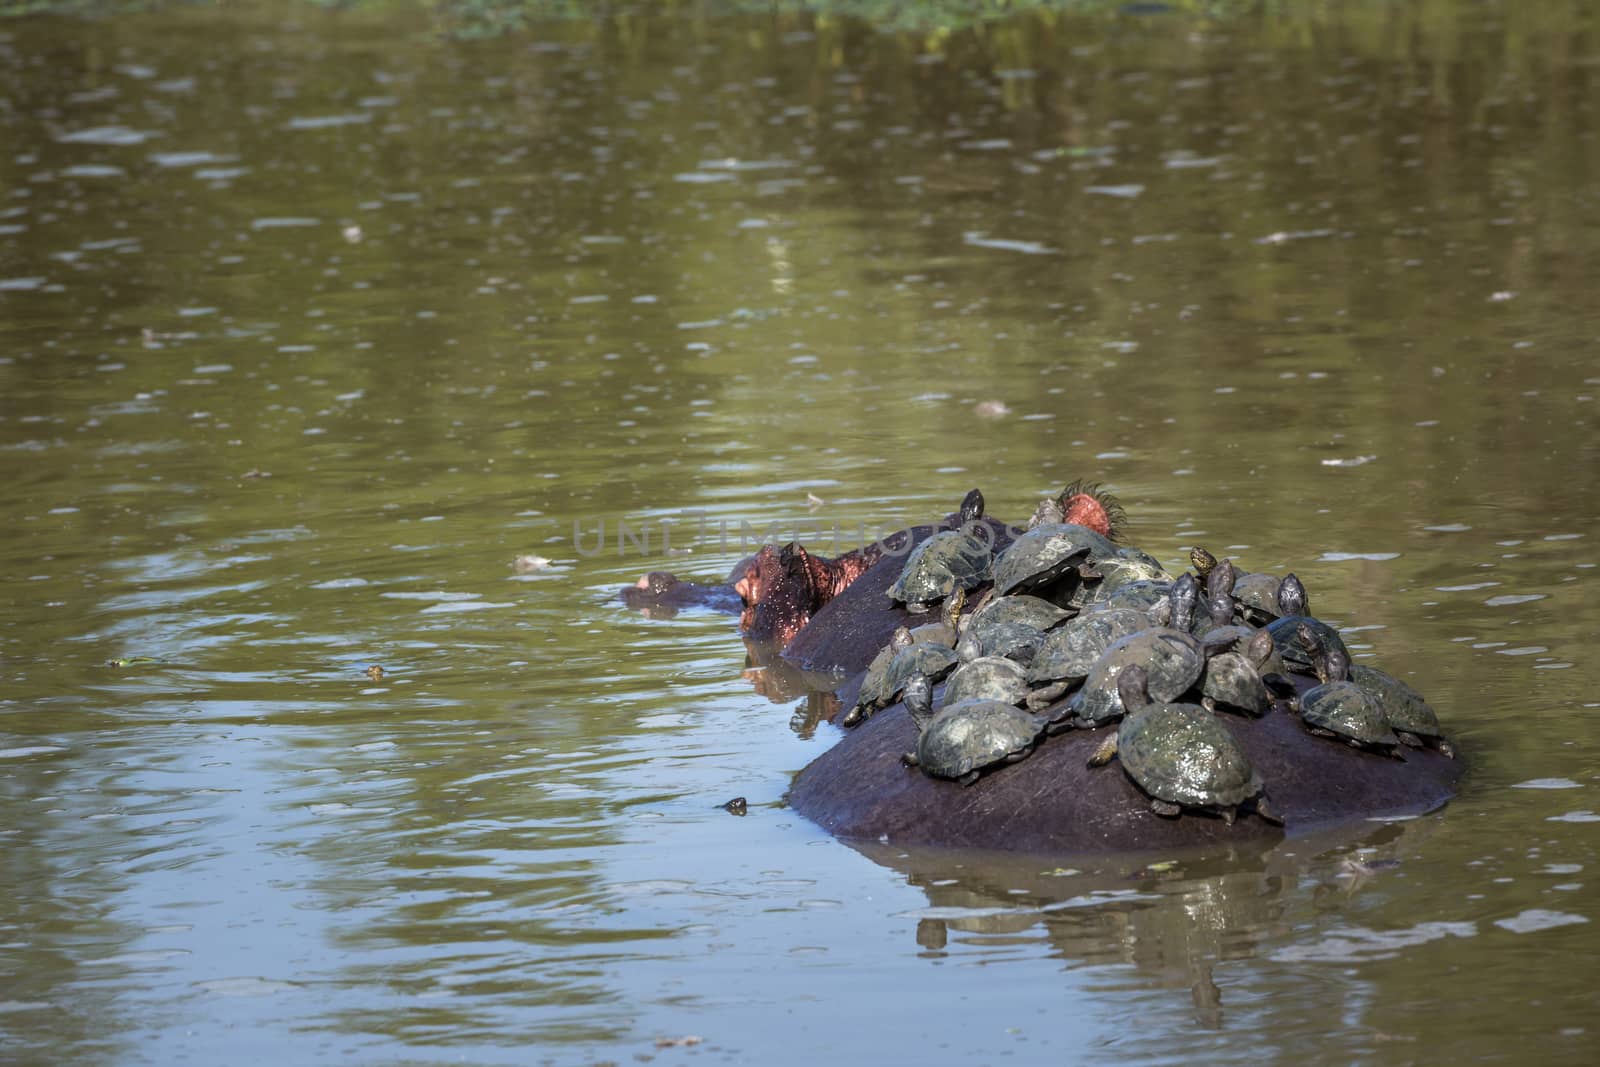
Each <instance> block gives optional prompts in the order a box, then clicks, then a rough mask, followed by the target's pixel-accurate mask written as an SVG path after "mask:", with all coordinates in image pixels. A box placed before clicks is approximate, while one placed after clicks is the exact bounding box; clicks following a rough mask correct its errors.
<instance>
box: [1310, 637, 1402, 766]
mask: <svg viewBox="0 0 1600 1067" xmlns="http://www.w3.org/2000/svg"><path fill="white" fill-rule="evenodd" d="M1299 629H1300V634H1299V637H1300V640H1301V642H1302V643H1304V644H1307V645H1310V646H1312V647H1314V648H1315V649H1316V651H1315V653H1314V654H1315V656H1316V671H1317V682H1318V684H1317V685H1314V686H1312V687H1311V688H1310V689H1307V690H1306V691H1305V692H1304V693H1301V694H1300V697H1299V700H1298V704H1299V709H1300V719H1301V721H1302V722H1304V723H1305V725H1306V728H1307V729H1309V730H1310V731H1311V732H1312V733H1314V734H1317V735H1319V736H1322V737H1333V738H1338V739H1340V740H1343V741H1345V742H1347V743H1349V744H1350V745H1352V746H1354V747H1356V748H1361V749H1366V750H1368V751H1371V752H1379V753H1382V754H1384V755H1395V756H1398V755H1399V753H1398V752H1397V751H1396V748H1397V747H1398V746H1399V744H1400V739H1399V738H1398V737H1396V736H1395V732H1394V727H1393V726H1391V725H1390V723H1389V717H1388V716H1387V715H1385V714H1384V711H1383V707H1382V706H1381V705H1380V704H1379V703H1378V701H1376V700H1374V699H1373V698H1372V697H1371V696H1369V695H1368V694H1367V691H1366V690H1364V689H1362V688H1361V687H1360V686H1359V685H1357V684H1356V683H1355V682H1352V681H1350V680H1349V678H1348V675H1349V673H1350V658H1349V654H1348V653H1347V652H1345V651H1344V650H1343V648H1342V647H1331V646H1323V645H1322V644H1321V643H1320V642H1319V641H1318V640H1317V635H1316V634H1315V633H1314V632H1313V631H1312V629H1311V627H1310V626H1307V625H1306V624H1305V623H1301V624H1300V627H1299Z"/></svg>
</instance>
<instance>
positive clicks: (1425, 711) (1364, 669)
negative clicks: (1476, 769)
mask: <svg viewBox="0 0 1600 1067" xmlns="http://www.w3.org/2000/svg"><path fill="white" fill-rule="evenodd" d="M1350 680H1351V681H1352V682H1354V683H1355V684H1356V685H1358V686H1360V687H1361V688H1362V689H1363V690H1365V692H1366V694H1367V695H1368V696H1370V697H1372V698H1373V699H1374V700H1375V701H1377V703H1378V706H1379V707H1380V708H1382V709H1383V713H1384V714H1385V715H1387V716H1388V718H1389V725H1390V726H1391V727H1393V729H1394V734H1395V736H1396V737H1398V738H1399V739H1400V743H1401V744H1403V745H1406V746H1407V747H1409V748H1423V747H1424V746H1428V747H1432V748H1436V749H1438V750H1439V752H1440V753H1441V754H1442V755H1445V756H1449V757H1450V758H1451V759H1454V758H1455V754H1456V750H1455V746H1454V745H1452V744H1451V743H1450V741H1449V739H1448V738H1446V737H1445V736H1444V732H1443V731H1442V730H1440V729H1439V716H1437V715H1435V714H1434V711H1433V708H1431V707H1429V706H1428V702H1427V701H1426V700H1424V699H1422V694H1421V693H1419V692H1417V691H1416V690H1415V689H1413V688H1411V687H1410V686H1409V685H1407V684H1406V683H1404V682H1402V681H1401V680H1400V679H1398V678H1396V677H1394V676H1393V675H1392V674H1388V673H1386V672H1384V671H1380V670H1379V669H1378V668H1376V667H1369V666H1367V665H1366V664H1364V663H1353V664H1351V665H1350Z"/></svg>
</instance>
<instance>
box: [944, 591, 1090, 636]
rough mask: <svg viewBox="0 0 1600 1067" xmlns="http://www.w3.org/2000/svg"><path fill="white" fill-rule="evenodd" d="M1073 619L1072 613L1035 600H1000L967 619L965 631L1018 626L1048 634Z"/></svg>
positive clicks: (1032, 598)
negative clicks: (1005, 624)
mask: <svg viewBox="0 0 1600 1067" xmlns="http://www.w3.org/2000/svg"><path fill="white" fill-rule="evenodd" d="M1071 617H1072V613H1071V612H1069V611H1067V610H1065V609H1063V608H1058V607H1056V606H1055V605H1054V604H1052V603H1050V601H1048V600H1042V599H1040V598H1039V597H1036V596H1027V595H1025V594H1018V595H1016V596H997V597H994V598H992V599H991V600H989V601H988V602H987V603H985V604H983V605H982V606H981V607H978V608H975V609H974V610H973V611H972V613H971V614H970V615H967V616H966V618H965V620H964V621H963V623H962V629H963V631H965V630H970V629H971V628H972V627H973V626H976V625H978V624H979V623H983V624H989V623H1000V622H1019V623H1022V624H1024V625H1027V626H1031V627H1033V628H1034V629H1035V630H1040V631H1046V630H1052V629H1054V628H1055V627H1057V626H1060V625H1061V624H1062V623H1064V622H1066V621H1067V620H1068V619H1070V618H1071Z"/></svg>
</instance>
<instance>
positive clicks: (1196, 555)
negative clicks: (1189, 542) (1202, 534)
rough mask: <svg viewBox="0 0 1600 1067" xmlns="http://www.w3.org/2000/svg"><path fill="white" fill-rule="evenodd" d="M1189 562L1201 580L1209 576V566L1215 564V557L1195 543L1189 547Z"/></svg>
mask: <svg viewBox="0 0 1600 1067" xmlns="http://www.w3.org/2000/svg"><path fill="white" fill-rule="evenodd" d="M1189 562H1190V563H1191V564H1193V565H1194V572H1195V573H1196V574H1198V575H1199V576H1200V580H1201V581H1202V582H1203V581H1205V580H1206V579H1207V578H1208V577H1210V575H1211V568H1212V567H1215V566H1216V565H1217V557H1216V556H1213V555H1212V554H1211V553H1210V552H1209V551H1207V550H1206V549H1204V548H1202V547H1200V546H1199V545H1195V546H1194V547H1193V548H1191V549H1189Z"/></svg>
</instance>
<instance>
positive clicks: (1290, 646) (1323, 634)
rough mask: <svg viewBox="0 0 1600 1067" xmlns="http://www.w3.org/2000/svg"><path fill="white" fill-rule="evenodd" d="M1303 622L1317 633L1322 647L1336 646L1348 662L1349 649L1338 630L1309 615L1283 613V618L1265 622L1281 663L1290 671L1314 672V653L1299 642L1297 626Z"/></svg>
mask: <svg viewBox="0 0 1600 1067" xmlns="http://www.w3.org/2000/svg"><path fill="white" fill-rule="evenodd" d="M1301 623H1305V624H1306V625H1307V626H1309V627H1310V628H1311V632H1312V633H1314V634H1316V635H1317V640H1319V641H1320V642H1322V646H1323V647H1324V648H1337V649H1338V650H1340V651H1341V652H1343V653H1344V657H1345V662H1346V663H1348V662H1350V650H1349V649H1347V648H1345V647H1344V639H1343V638H1341V637H1340V636H1339V631H1338V630H1335V629H1334V628H1333V627H1331V626H1329V625H1328V624H1327V623H1325V622H1323V621H1322V620H1321V619H1313V618H1312V617H1311V616H1309V615H1285V616H1284V617H1283V618H1281V619H1278V620H1276V621H1274V622H1271V623H1268V624H1267V632H1268V633H1270V634H1272V643H1273V645H1274V646H1275V647H1276V648H1277V650H1278V655H1279V656H1280V657H1282V659H1283V665H1284V666H1285V667H1287V668H1288V669H1289V670H1291V671H1297V672H1299V673H1300V674H1315V673H1316V670H1315V669H1314V667H1313V664H1312V660H1313V657H1314V656H1315V653H1314V652H1313V651H1312V650H1311V649H1309V648H1307V647H1306V646H1305V645H1303V644H1301V643H1300V637H1299V633H1298V629H1297V628H1298V627H1299V625H1300V624H1301Z"/></svg>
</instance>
